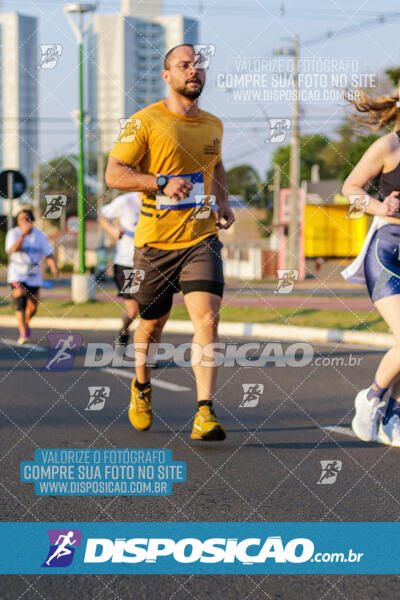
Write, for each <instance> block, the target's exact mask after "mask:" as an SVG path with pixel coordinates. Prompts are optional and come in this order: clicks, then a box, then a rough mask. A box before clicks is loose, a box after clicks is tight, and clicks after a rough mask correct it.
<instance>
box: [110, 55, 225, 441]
mask: <svg viewBox="0 0 400 600" xmlns="http://www.w3.org/2000/svg"><path fill="white" fill-rule="evenodd" d="M200 66H201V63H200V64H199V63H198V62H197V57H196V55H195V52H194V47H193V46H192V45H190V44H183V45H180V46H177V47H175V48H173V49H172V50H170V51H169V52H168V53H167V54H166V56H165V60H164V69H163V71H162V77H163V79H164V81H165V82H166V83H167V84H168V86H169V90H170V92H169V96H168V98H167V99H166V100H163V101H160V102H156V103H155V104H152V105H150V106H148V107H146V108H144V109H143V110H140V111H138V112H137V113H135V114H134V115H133V116H132V117H130V118H129V119H128V121H127V123H126V124H125V126H124V129H123V130H122V132H121V134H120V137H119V139H118V141H117V142H116V144H115V145H114V147H113V149H112V150H111V153H110V157H109V161H108V165H107V172H106V182H107V185H108V186H109V187H111V188H117V189H120V190H123V191H126V192H127V191H135V192H142V194H143V196H142V208H141V212H140V217H139V221H138V224H137V228H136V233H135V256H134V270H135V272H136V273H137V274H138V281H137V287H138V290H137V291H135V299H136V300H137V302H138V304H139V310H140V316H141V321H140V324H139V325H138V327H137V328H136V330H135V348H136V378H135V379H134V380H133V382H132V395H131V403H130V406H129V419H130V422H131V423H132V425H133V426H134V427H135V428H136V429H140V430H143V431H144V430H146V429H149V428H150V426H151V424H152V419H153V412H152V406H151V384H150V373H151V366H150V364H148V363H150V362H151V359H149V360H147V361H146V360H145V355H147V351H148V346H149V344H150V343H158V342H159V341H160V339H161V332H162V329H163V327H164V325H165V323H166V321H167V319H168V317H169V314H170V310H171V306H172V297H173V294H174V293H176V292H179V291H180V290H181V291H182V293H183V295H184V301H185V305H186V308H187V310H188V313H189V315H190V318H191V320H192V323H193V327H194V337H193V343H196V344H197V345H199V346H201V347H202V348H204V347H205V346H207V345H208V344H212V343H213V342H216V341H217V340H218V333H217V328H218V320H219V311H220V305H221V299H222V294H223V287H224V278H223V271H222V260H221V247H222V244H221V242H220V241H219V239H218V229H227V228H228V227H230V226H231V225H232V223H233V222H234V216H233V212H232V210H231V208H230V206H229V200H228V193H227V188H226V178H225V170H224V167H223V164H222V160H221V143H222V123H221V121H220V119H218V118H217V117H215V116H214V115H212V114H210V113H208V112H205V111H203V110H200V109H199V107H198V97H199V96H200V94H201V91H202V89H203V86H204V82H205V71H204V69H203V68H199V67H200ZM210 195H212V196H215V199H216V204H217V206H218V213H217V217H216V215H215V213H214V211H213V210H211V209H210V208H209V205H210V202H209V198H210ZM207 209H208V210H207ZM199 210H200V212H199ZM199 217H201V218H199ZM211 348H212V347H211ZM210 361H213V354H212V352H211V353H210V348H209V349H208V350H207V352H206V355H205V356H203V358H202V360H201V361H200V362H199V361H198V359H197V360H193V371H194V375H195V378H196V388H197V399H198V410H197V413H196V415H195V419H194V424H193V431H192V434H191V437H192V438H193V439H200V440H223V439H225V429H224V427H223V426H222V425H221V424H220V423H219V421H218V419H217V416H216V414H215V411H214V408H213V398H214V394H215V386H216V378H217V368H216V367H214V366H208V365H207V362H210Z"/></svg>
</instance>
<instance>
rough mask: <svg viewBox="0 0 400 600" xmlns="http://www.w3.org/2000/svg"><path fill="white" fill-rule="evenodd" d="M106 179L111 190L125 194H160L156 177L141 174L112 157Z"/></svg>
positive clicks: (108, 164) (109, 160)
mask: <svg viewBox="0 0 400 600" xmlns="http://www.w3.org/2000/svg"><path fill="white" fill-rule="evenodd" d="M105 179H106V184H107V186H108V187H109V188H115V189H117V190H123V191H124V192H144V193H145V194H156V193H157V192H158V187H157V177H156V176H155V175H148V174H146V173H139V171H137V170H136V169H135V167H132V165H128V164H127V163H125V162H123V161H122V160H121V159H119V158H117V157H115V156H112V155H110V157H109V159H108V163H107V169H106V175H105Z"/></svg>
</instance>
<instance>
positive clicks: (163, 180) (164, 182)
mask: <svg viewBox="0 0 400 600" xmlns="http://www.w3.org/2000/svg"><path fill="white" fill-rule="evenodd" d="M167 183H168V178H167V177H165V176H164V175H160V177H157V185H158V187H159V188H162V187H165V186H166V185H167Z"/></svg>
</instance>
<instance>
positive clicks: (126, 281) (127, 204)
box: [99, 192, 141, 346]
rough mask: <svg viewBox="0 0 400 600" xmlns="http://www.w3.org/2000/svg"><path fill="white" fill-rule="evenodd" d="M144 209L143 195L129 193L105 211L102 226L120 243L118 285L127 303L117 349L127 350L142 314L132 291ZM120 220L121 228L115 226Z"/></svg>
mask: <svg viewBox="0 0 400 600" xmlns="http://www.w3.org/2000/svg"><path fill="white" fill-rule="evenodd" d="M140 208H141V194H140V193H138V192H129V193H127V194H122V195H121V196H117V198H115V199H114V200H113V201H112V202H110V203H109V204H106V205H105V206H103V207H102V208H101V214H100V216H99V223H100V225H101V226H102V227H103V229H104V230H105V231H106V232H107V233H108V234H110V235H111V237H113V238H114V239H115V240H116V245H115V256H114V281H115V283H116V286H117V288H118V295H119V296H120V297H121V298H123V299H124V304H125V311H124V313H123V315H122V328H121V330H120V332H119V334H118V338H117V339H116V342H115V343H116V344H117V345H123V346H126V344H127V343H128V341H129V325H130V324H131V323H132V321H133V319H135V317H136V316H137V314H138V311H139V308H138V304H137V302H136V300H135V299H134V293H133V288H132V278H133V275H134V273H133V253H134V244H133V240H134V237H135V230H136V225H137V222H138V220H139V214H140ZM117 219H118V222H119V226H116V225H114V221H116V220H117Z"/></svg>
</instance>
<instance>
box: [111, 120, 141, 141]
mask: <svg viewBox="0 0 400 600" xmlns="http://www.w3.org/2000/svg"><path fill="white" fill-rule="evenodd" d="M119 126H120V128H121V131H120V133H119V136H118V138H117V140H116V141H117V142H123V143H125V142H126V143H128V142H134V141H135V139H136V134H137V132H138V131H139V129H140V127H141V126H142V120H141V119H134V118H130V119H119Z"/></svg>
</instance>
